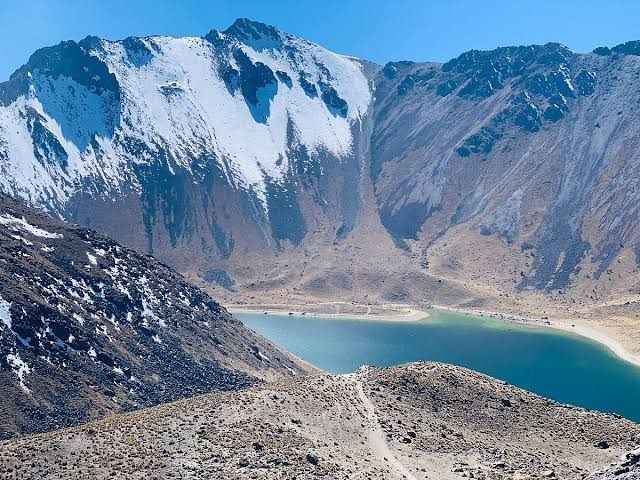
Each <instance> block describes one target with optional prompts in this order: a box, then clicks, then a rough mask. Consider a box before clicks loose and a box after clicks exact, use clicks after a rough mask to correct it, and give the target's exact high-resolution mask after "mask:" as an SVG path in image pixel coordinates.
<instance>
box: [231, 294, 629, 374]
mask: <svg viewBox="0 0 640 480" xmlns="http://www.w3.org/2000/svg"><path fill="white" fill-rule="evenodd" d="M227 309H228V310H229V311H230V312H231V313H266V314H268V315H295V316H309V317H320V318H327V319H336V320H347V319H348V320H369V321H392V322H416V321H420V320H425V319H427V318H429V313H428V312H429V310H431V309H433V310H440V311H448V312H454V313H461V314H465V315H474V316H480V317H490V318H494V319H499V320H505V321H508V322H512V323H514V324H520V325H529V326H533V327H537V328H552V329H554V330H559V331H562V332H566V333H573V334H576V335H579V336H581V337H584V338H587V339H589V340H592V341H595V342H597V343H599V344H601V345H603V346H604V347H606V348H607V349H608V350H609V351H610V352H611V353H613V354H614V355H615V356H617V357H618V358H620V359H622V360H624V361H626V362H628V363H631V364H633V365H634V366H636V367H639V368H640V357H638V356H636V355H634V354H632V353H631V352H629V351H628V350H627V349H625V348H624V346H623V345H622V344H621V343H620V342H619V341H618V340H617V339H616V338H615V337H613V336H611V335H610V334H609V333H607V332H604V331H602V330H601V329H597V328H594V327H592V326H588V325H584V322H583V321H579V320H572V321H567V320H550V319H547V318H535V317H526V316H521V315H514V314H508V313H501V312H495V311H488V310H478V309H465V308H458V307H448V306H444V305H429V306H419V305H407V304H384V305H357V304H348V303H343V302H326V303H317V304H308V305H287V304H261V305H247V304H244V305H229V306H227Z"/></svg>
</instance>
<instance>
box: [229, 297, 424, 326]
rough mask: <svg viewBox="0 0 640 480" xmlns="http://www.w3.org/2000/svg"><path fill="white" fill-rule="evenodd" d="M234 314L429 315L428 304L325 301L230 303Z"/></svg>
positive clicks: (401, 318)
mask: <svg viewBox="0 0 640 480" xmlns="http://www.w3.org/2000/svg"><path fill="white" fill-rule="evenodd" d="M226 308H227V310H229V311H230V312H231V313H266V314H268V315H288V314H293V315H296V316H307V317H322V318H333V319H340V320H344V319H349V320H383V321H391V322H416V321H418V320H424V319H426V318H428V317H429V313H428V312H427V311H426V309H425V308H424V307H419V306H415V305H404V304H384V305H357V304H351V303H346V302H325V303H314V304H308V305H278V304H266V303H265V304H256V305H226Z"/></svg>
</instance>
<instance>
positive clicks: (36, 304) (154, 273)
mask: <svg viewBox="0 0 640 480" xmlns="http://www.w3.org/2000/svg"><path fill="white" fill-rule="evenodd" d="M296 373H301V369H300V367H298V366H296V365H295V364H294V363H293V362H292V361H291V360H290V359H289V358H288V357H287V356H286V355H284V354H283V353H282V352H281V351H279V350H278V349H276V348H275V347H273V346H272V345H271V344H269V343H268V342H267V341H266V340H264V339H263V338H261V337H259V336H257V335H255V334H254V333H253V332H251V331H249V330H248V329H246V328H244V327H243V326H242V324H241V323H240V322H239V321H237V320H235V319H234V318H233V317H231V315H229V314H228V313H227V312H226V311H225V310H224V308H222V307H221V306H220V305H218V304H217V303H216V302H214V301H213V300H212V299H211V298H210V297H208V296H207V295H206V294H205V293H204V292H202V291H200V290H198V289H197V288H195V287H193V286H191V285H190V284H189V283H187V282H186V281H185V280H184V279H183V278H182V277H180V276H179V275H178V274H176V273H175V272H173V271H172V270H170V269H169V268H168V267H166V266H165V265H163V264H161V263H159V262H157V261H156V260H154V259H152V258H151V257H146V256H142V255H139V254H137V253H135V252H133V251H132V250H129V249H127V248H125V247H122V246H120V245H118V244H117V243H115V242H113V241H112V240H110V239H108V238H106V237H104V236H102V235H99V234H97V233H95V232H93V231H91V230H87V229H84V228H80V227H73V226H69V225H67V224H64V223H61V222H59V221H56V220H53V219H51V218H50V217H47V216H44V215H42V214H37V213H34V212H33V211H32V210H29V209H27V208H25V207H23V206H21V205H20V204H18V203H16V202H14V201H13V200H10V199H8V198H7V197H5V196H0V385H1V387H2V392H3V401H2V408H1V410H0V438H7V437H10V436H12V435H15V434H20V433H27V432H38V431H45V430H50V429H53V428H56V427H62V426H67V425H72V424H76V423H80V422H85V421H88V420H91V419H95V418H99V417H102V416H104V415H106V414H108V413H112V412H121V411H128V410H133V409H137V408H142V407H145V406H150V405H156V404H158V403H162V402H167V401H171V400H175V399H178V398H182V397H187V396H193V395H195V394H198V393H204V392H209V391H218V390H238V389H241V388H245V387H248V386H250V385H253V384H255V383H256V382H259V381H260V379H261V378H262V379H269V378H273V377H274V376H278V375H285V376H291V375H295V374H296Z"/></svg>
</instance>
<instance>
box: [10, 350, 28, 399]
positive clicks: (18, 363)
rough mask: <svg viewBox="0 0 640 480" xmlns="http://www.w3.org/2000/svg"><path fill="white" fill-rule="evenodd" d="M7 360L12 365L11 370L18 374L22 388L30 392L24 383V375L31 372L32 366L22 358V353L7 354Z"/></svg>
mask: <svg viewBox="0 0 640 480" xmlns="http://www.w3.org/2000/svg"><path fill="white" fill-rule="evenodd" d="M7 362H9V365H10V366H11V370H13V373H15V374H16V375H17V376H18V381H19V383H20V388H22V390H24V391H25V392H30V390H29V389H28V388H27V386H26V385H25V383H24V377H25V376H26V375H29V374H30V373H31V367H29V365H27V364H26V363H25V362H24V361H23V360H22V359H21V358H20V355H19V354H17V353H15V354H13V353H11V354H9V355H7Z"/></svg>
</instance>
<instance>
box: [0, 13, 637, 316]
mask: <svg viewBox="0 0 640 480" xmlns="http://www.w3.org/2000/svg"><path fill="white" fill-rule="evenodd" d="M638 54H640V48H638V42H629V43H626V44H623V45H619V46H617V47H614V48H611V49H609V48H600V49H596V50H595V51H594V52H592V53H588V54H577V53H574V52H572V51H570V50H569V49H567V48H566V47H564V46H562V45H559V44H553V43H549V44H546V45H534V46H528V47H506V48H499V49H496V50H493V51H485V52H481V51H470V52H467V53H464V54H462V55H460V56H459V57H458V58H455V59H453V60H451V61H449V62H447V63H445V64H435V63H415V62H393V63H389V64H387V65H385V66H384V67H380V66H376V65H373V64H370V63H367V62H365V61H362V60H357V59H353V58H350V57H345V56H341V55H337V54H334V53H331V52H328V51H327V50H325V49H323V48H322V47H320V46H318V45H315V44H312V43H310V42H307V41H305V40H302V39H299V38H296V37H293V36H291V35H289V34H286V33H284V32H281V31H279V30H277V29H276V28H273V27H270V26H267V25H263V24H260V23H256V22H252V21H249V20H238V21H236V22H235V23H234V24H233V25H232V26H231V27H230V28H228V29H227V30H225V31H224V32H217V31H212V32H210V33H209V34H207V35H206V36H204V37H202V38H167V37H150V38H128V39H125V40H123V41H118V42H110V41H105V40H100V39H97V38H93V37H89V38H87V39H85V40H83V41H81V42H78V43H75V42H66V43H62V44H60V45H58V46H55V47H51V48H46V49H42V50H40V51H38V52H36V53H35V54H34V55H33V56H32V57H31V58H30V60H29V62H28V63H27V64H26V65H25V66H24V67H22V68H21V69H19V70H18V71H17V72H16V73H15V74H14V75H13V76H12V77H11V79H10V80H9V81H8V82H5V83H4V84H1V85H0V171H1V172H2V176H1V177H0V187H1V188H2V190H4V191H5V192H8V193H10V194H11V195H14V196H17V197H20V198H23V199H25V200H27V201H28V202H30V203H31V204H32V205H34V206H37V207H39V208H43V209H46V210H48V211H50V212H53V213H55V214H57V215H59V216H61V217H63V218H66V219H70V220H73V221H75V222H78V223H81V224H84V225H87V226H91V227H93V228H96V229H98V230H100V231H104V232H106V233H109V234H110V235H112V236H114V237H115V238H117V239H118V240H120V241H122V242H124V243H125V244H126V245H128V246H131V247H134V248H136V249H138V250H141V251H146V252H152V253H154V254H155V255H157V256H159V257H160V258H162V259H163V260H164V261H166V262H168V263H169V264H171V265H172V266H175V267H176V268H178V269H179V270H180V271H182V272H184V273H186V274H188V275H189V277H190V278H192V279H197V280H198V281H200V282H202V284H203V285H210V286H211V288H214V286H215V288H217V289H218V290H217V292H218V291H220V290H221V289H222V291H223V292H234V293H233V298H235V299H237V298H243V299H244V300H249V301H253V300H254V299H256V298H265V297H266V296H270V297H271V299H273V300H277V301H283V299H287V298H288V297H291V296H296V295H298V296H312V297H322V298H327V297H336V296H340V297H341V298H348V299H355V300H358V301H371V300H375V301H378V300H387V301H388V300H393V301H400V300H402V301H416V300H425V301H430V302H434V303H440V302H443V303H444V302H453V303H459V304H462V303H466V304H473V305H478V302H481V301H482V300H479V299H483V298H486V297H487V296H493V297H495V298H496V299H497V298H502V299H504V298H507V297H506V295H511V297H513V295H512V294H515V293H520V294H522V295H524V296H527V295H528V296H530V297H532V298H533V297H536V298H537V296H538V294H539V293H542V294H543V295H547V296H549V295H551V296H552V297H551V298H553V302H554V303H561V304H562V305H563V308H564V309H566V310H567V311H571V312H574V313H575V311H576V309H577V308H583V307H584V306H585V305H607V306H611V305H618V306H620V308H623V309H624V308H626V307H624V305H627V302H629V305H633V304H635V303H637V301H638V292H639V291H640V290H639V289H640V285H639V284H638V282H637V281H636V280H633V279H635V278H638V275H637V273H638V264H639V263H640V262H639V261H638V258H640V257H639V255H640V253H639V252H640V231H639V230H638V222H637V218H638V211H637V209H638V205H639V204H640V203H639V202H638V192H637V188H636V184H637V183H638V182H637V181H636V178H637V173H636V172H637V171H638V159H637V155H636V153H635V152H636V144H637V142H638V132H639V131H640V130H639V129H638V119H637V114H636V110H635V108H634V105H635V103H637V101H638V99H640V83H639V82H638V81H637V78H636V77H637V75H636V72H637V71H638V66H639V63H638V62H640V56H639V55H638ZM311 252H316V254H317V257H318V258H316V257H314V255H313V254H312V253H311ZM292 266H295V268H294V267H292ZM629 278H631V279H632V280H631V281H629ZM383 279H386V281H385V282H384V285H383V282H382V280H383ZM622 279H625V280H624V281H623V280H622ZM443 292H445V293H444V294H443ZM446 292H448V293H446ZM452 292H453V293H452ZM567 292H569V293H570V295H566V293H567ZM223 295H225V293H223ZM511 297H510V298H511ZM228 299H229V300H230V299H231V297H228ZM500 301H501V300H500ZM519 308H520V310H522V308H524V307H522V306H520V307H519ZM532 308H533V307H532ZM623 313H624V315H628V314H630V313H629V312H623ZM576 314H577V313H576Z"/></svg>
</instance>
